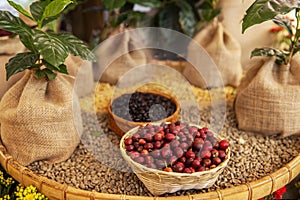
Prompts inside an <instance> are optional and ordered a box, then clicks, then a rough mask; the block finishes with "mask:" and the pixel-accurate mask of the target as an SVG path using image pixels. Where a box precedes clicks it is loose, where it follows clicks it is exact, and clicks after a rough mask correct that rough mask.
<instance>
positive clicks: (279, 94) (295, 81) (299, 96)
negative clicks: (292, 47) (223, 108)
mask: <svg viewBox="0 0 300 200" xmlns="http://www.w3.org/2000/svg"><path fill="white" fill-rule="evenodd" d="M299 66H300V55H299V54H298V55H295V56H294V57H293V58H292V60H291V62H290V64H289V65H277V64H276V63H275V59H274V58H259V59H255V60H254V61H253V62H252V63H251V66H250V68H249V70H248V72H247V73H246V76H245V77H244V78H243V80H242V81H241V84H240V86H239V87H238V90H237V96H236V99H235V113H236V117H237V121H238V127H239V128H240V129H242V130H247V131H254V132H258V133H259V134H262V135H265V136H269V135H275V134H280V136H282V137H287V136H290V135H293V134H298V133H300V67H299Z"/></svg>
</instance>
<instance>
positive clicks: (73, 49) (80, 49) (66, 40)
mask: <svg viewBox="0 0 300 200" xmlns="http://www.w3.org/2000/svg"><path fill="white" fill-rule="evenodd" d="M57 37H58V39H59V40H60V41H61V44H62V45H63V46H64V47H65V48H66V49H67V51H68V52H69V53H71V54H72V55H74V56H80V57H81V58H82V59H84V60H91V61H94V60H95V57H94V55H93V54H92V53H91V51H90V50H89V48H88V47H87V46H86V44H85V43H84V42H83V41H82V40H80V39H78V38H77V37H75V36H74V35H71V34H67V33H60V34H58V35H57Z"/></svg>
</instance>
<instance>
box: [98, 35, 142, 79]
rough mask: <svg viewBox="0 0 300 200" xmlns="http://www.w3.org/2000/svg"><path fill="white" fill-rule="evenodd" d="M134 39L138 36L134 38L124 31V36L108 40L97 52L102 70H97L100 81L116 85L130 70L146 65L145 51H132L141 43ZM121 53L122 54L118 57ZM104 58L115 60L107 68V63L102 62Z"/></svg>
mask: <svg viewBox="0 0 300 200" xmlns="http://www.w3.org/2000/svg"><path fill="white" fill-rule="evenodd" d="M113 35H115V34H113ZM134 37H136V35H135V36H132V35H130V34H129V32H128V31H124V33H123V34H121V35H118V36H117V37H110V38H108V40H107V41H105V42H104V43H102V46H101V48H98V49H97V50H96V52H95V53H96V55H97V57H98V58H99V61H98V64H99V66H98V67H99V68H100V69H98V70H97V71H98V77H99V78H98V80H100V81H101V82H107V83H110V84H116V83H117V82H118V80H119V78H120V77H121V76H122V75H123V74H125V73H126V72H128V71H129V70H130V69H132V68H134V67H137V66H139V65H143V64H145V63H146V61H147V56H146V54H145V52H144V51H143V50H137V51H132V49H133V47H135V46H137V45H138V42H139V40H138V39H137V38H134ZM120 53H122V54H121V56H120V57H118V56H119V54H120ZM123 53H124V54H123ZM103 58H105V59H106V60H109V59H113V58H115V59H113V60H112V63H109V65H108V66H106V64H107V63H106V62H103V61H102V59H103ZM106 67H107V68H106ZM96 74H97V72H96Z"/></svg>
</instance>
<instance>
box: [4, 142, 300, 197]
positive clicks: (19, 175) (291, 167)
mask: <svg viewBox="0 0 300 200" xmlns="http://www.w3.org/2000/svg"><path fill="white" fill-rule="evenodd" d="M0 164H1V165H2V167H3V168H4V169H5V170H6V171H7V172H8V174H10V175H11V176H12V177H13V178H14V179H16V180H17V181H18V182H20V183H21V184H23V185H25V186H29V185H34V186H35V187H37V188H38V190H39V191H40V192H41V193H43V194H45V195H46V196H47V197H49V198H50V199H63V200H88V199H90V200H97V199H99V200H100V199H103V200H108V199H110V200H117V199H121V200H123V199H124V200H125V199H126V200H141V199H143V200H159V199H165V200H167V199H172V200H196V199H212V200H214V199H220V200H221V199H236V200H238V199H241V200H244V199H259V198H262V197H264V196H266V195H269V194H271V193H273V192H274V191H276V190H278V189H279V188H281V187H283V186H285V185H286V184H288V183H290V182H291V181H292V180H293V179H294V178H295V177H296V176H297V175H298V174H300V153H299V154H298V155H297V156H296V157H295V158H294V159H293V160H292V161H291V162H289V163H288V164H286V165H285V166H284V167H282V168H280V169H279V170H277V171H275V172H273V173H271V174H269V175H267V176H265V177H263V178H261V179H259V180H257V181H253V182H250V183H246V184H242V185H239V186H236V187H232V188H227V189H223V190H216V191H213V192H207V193H201V194H195V195H187V196H170V197H146V196H143V197H141V196H128V195H123V194H106V193H98V192H92V191H85V190H80V189H76V188H74V187H71V186H68V185H63V184H60V183H57V182H55V181H53V180H50V179H48V178H46V177H43V176H39V175H36V174H34V173H33V172H32V171H31V170H29V169H28V168H27V167H24V166H22V165H20V164H19V163H18V162H17V161H15V160H14V159H13V158H12V157H11V156H10V155H9V154H8V153H7V152H6V149H5V147H4V146H3V144H2V143H0Z"/></svg>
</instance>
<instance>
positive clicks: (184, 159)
mask: <svg viewBox="0 0 300 200" xmlns="http://www.w3.org/2000/svg"><path fill="white" fill-rule="evenodd" d="M178 162H181V163H185V162H186V157H184V156H181V157H180V158H179V159H178Z"/></svg>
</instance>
